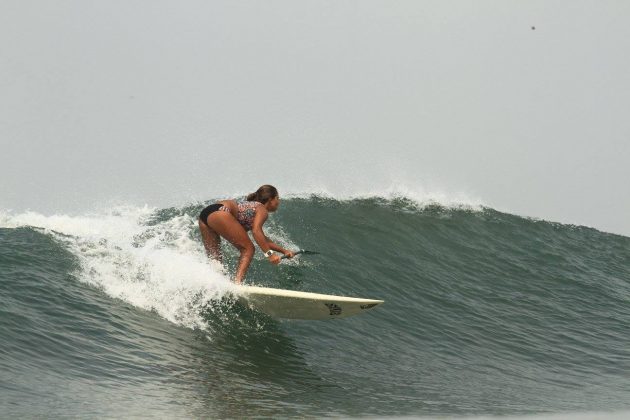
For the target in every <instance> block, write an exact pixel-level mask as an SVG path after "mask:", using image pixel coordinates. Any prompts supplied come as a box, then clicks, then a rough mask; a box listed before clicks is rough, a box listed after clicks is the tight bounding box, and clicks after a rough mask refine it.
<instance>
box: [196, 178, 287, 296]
mask: <svg viewBox="0 0 630 420" xmlns="http://www.w3.org/2000/svg"><path fill="white" fill-rule="evenodd" d="M279 205H280V197H279V196H278V190H276V188H275V187H273V186H271V185H263V186H262V187H260V188H258V190H257V191H256V192H255V193H252V194H250V195H248V196H247V199H246V201H238V202H237V201H235V200H223V201H219V202H218V203H216V204H211V205H209V206H208V207H206V208H205V209H203V210H202V211H201V214H200V215H199V230H200V231H201V237H202V239H203V244H204V246H205V247H206V252H207V253H208V257H210V258H213V259H216V260H218V261H219V262H221V261H222V256H221V238H222V237H223V238H225V239H227V240H228V241H229V242H230V243H231V244H232V245H234V246H235V247H236V249H238V250H239V251H240V253H241V257H240V259H239V260H238V268H237V270H236V276H235V277H234V282H235V283H236V284H241V283H242V282H243V278H244V277H245V273H247V269H248V268H249V264H250V263H251V261H252V258H253V256H254V244H253V243H252V241H251V240H250V239H249V236H248V235H247V231H248V230H251V231H252V234H253V236H254V240H255V241H256V243H257V244H258V246H259V247H260V249H261V250H262V252H264V253H265V257H267V259H268V260H269V262H270V263H272V264H278V263H280V256H279V255H277V254H274V253H273V252H274V251H277V252H280V253H282V254H284V255H285V256H286V257H287V258H292V257H293V255H294V254H293V252H291V251H289V250H286V249H284V248H282V247H281V246H279V245H276V244H274V243H273V242H271V241H270V240H269V238H267V237H266V236H265V234H264V232H263V230H262V227H263V224H264V223H265V221H266V220H267V216H268V215H269V213H270V212H274V211H276V210H278V206H279Z"/></svg>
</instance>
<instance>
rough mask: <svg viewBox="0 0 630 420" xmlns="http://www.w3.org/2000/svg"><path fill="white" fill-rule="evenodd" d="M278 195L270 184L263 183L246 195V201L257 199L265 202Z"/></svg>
mask: <svg viewBox="0 0 630 420" xmlns="http://www.w3.org/2000/svg"><path fill="white" fill-rule="evenodd" d="M277 196H278V190H276V187H274V186H272V185H263V186H261V187H260V188H258V189H257V190H256V192H254V193H251V194H250V195H248V196H247V201H258V202H259V203H262V204H265V203H266V202H267V201H269V200H272V199H274V198H276V197H277Z"/></svg>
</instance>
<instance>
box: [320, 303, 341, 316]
mask: <svg viewBox="0 0 630 420" xmlns="http://www.w3.org/2000/svg"><path fill="white" fill-rule="evenodd" d="M324 305H326V307H327V308H328V310H329V311H330V314H331V315H341V306H339V305H335V304H334V303H324Z"/></svg>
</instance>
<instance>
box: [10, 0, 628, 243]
mask: <svg viewBox="0 0 630 420" xmlns="http://www.w3.org/2000/svg"><path fill="white" fill-rule="evenodd" d="M532 26H535V30H532ZM629 52H630V2H627V1H588V2H585V1H506V0H501V1H434V2H426V1H408V2H405V1H390V0H387V1H340V0H335V1H293V0H292V1H257V2H256V1H247V2H242V1H218V2H216V1H215V2H213V1H205V0H204V1H169V2H166V1H133V0H131V1H109V0H108V1H84V0H81V1H54V2H50V1H28V0H26V1H23V0H20V1H17V0H16V1H11V0H0V146H1V147H0V179H2V182H1V183H0V209H13V210H14V211H22V210H24V209H27V208H30V209H32V210H37V211H40V212H43V213H46V212H57V211H63V212H80V211H83V210H84V209H89V208H91V207H94V206H96V205H98V204H99V203H103V202H110V201H111V200H120V201H126V202H131V203H136V204H143V203H145V202H146V203H148V204H150V205H177V204H180V205H181V204H185V203H187V202H189V201H190V200H193V199H204V200H205V199H208V198H210V197H218V196H225V195H230V194H233V193H237V192H246V191H248V190H252V189H254V188H256V187H257V186H258V185H259V184H261V183H268V182H269V183H274V184H276V185H277V186H278V187H279V189H280V190H281V193H282V192H293V193H299V192H310V191H317V190H319V189H325V190H327V191H329V192H332V193H335V194H337V193H339V194H348V193H353V192H362V191H372V192H378V191H385V190H387V189H388V188H389V187H390V186H391V185H404V186H405V188H407V189H409V190H412V191H427V190H428V191H438V192H442V193H444V194H446V195H457V194H458V193H463V194H465V195H468V196H470V197H474V198H479V199H481V200H482V201H483V202H484V203H486V204H488V205H491V206H492V207H495V208H498V209H502V210H507V211H511V212H514V213H517V214H522V215H528V216H535V217H542V218H545V219H548V220H554V221H561V222H569V223H578V224H586V225H589V226H594V227H597V228H600V229H603V230H606V231H612V232H616V233H622V234H625V235H630V218H629V217H628V215H629V214H630V187H629V183H628V180H629V179H630V165H629V163H630V118H629V117H628V113H629V111H630V56H629Z"/></svg>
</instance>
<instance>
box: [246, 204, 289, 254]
mask: <svg viewBox="0 0 630 420" xmlns="http://www.w3.org/2000/svg"><path fill="white" fill-rule="evenodd" d="M268 215H269V213H268V212H267V209H265V208H264V207H262V206H261V207H258V209H257V210H256V215H255V216H254V223H252V234H253V236H254V240H255V241H256V243H257V244H258V246H259V247H260V249H261V251H262V252H263V253H265V252H267V251H269V250H272V251H276V252H280V253H282V254H284V255H286V256H288V257H289V258H291V257H293V252H291V251H289V250H287V249H284V248H282V247H281V246H280V245H277V244H275V243H273V242H272V241H270V240H269V238H267V236H266V235H265V233H264V232H263V229H262V226H263V224H264V223H265V222H266V221H267V216H268ZM276 257H278V256H276ZM270 258H271V257H270ZM278 258H280V257H278ZM272 262H273V261H272Z"/></svg>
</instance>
